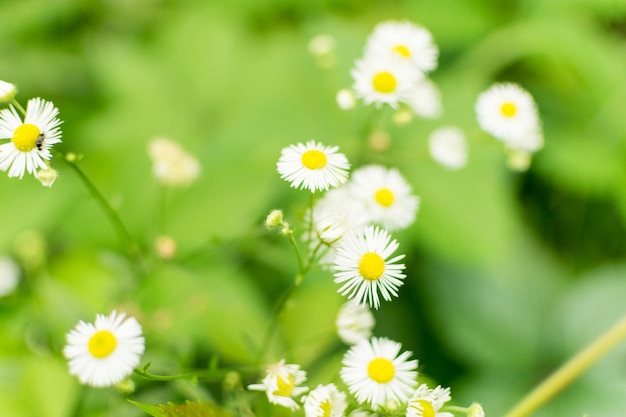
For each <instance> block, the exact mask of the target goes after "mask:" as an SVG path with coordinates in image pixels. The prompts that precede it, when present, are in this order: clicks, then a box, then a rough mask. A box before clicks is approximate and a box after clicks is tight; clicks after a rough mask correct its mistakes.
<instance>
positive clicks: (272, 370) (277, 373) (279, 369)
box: [248, 359, 309, 410]
mask: <svg viewBox="0 0 626 417" xmlns="http://www.w3.org/2000/svg"><path fill="white" fill-rule="evenodd" d="M304 381H306V372H304V371H302V370H301V369H300V365H296V364H288V365H285V360H284V359H282V360H281V361H280V362H278V363H276V364H273V365H270V366H269V367H268V368H267V374H266V376H265V378H263V381H262V383H261V384H251V385H248V389H249V390H255V391H265V394H266V395H267V399H268V400H269V402H271V403H272V404H277V405H280V406H283V407H287V408H289V409H291V410H297V409H298V408H300V406H299V405H298V403H297V402H296V401H295V400H294V397H298V396H300V395H302V394H304V393H305V392H307V391H308V390H309V389H308V388H307V387H299V386H298V385H300V384H302V383H303V382H304Z"/></svg>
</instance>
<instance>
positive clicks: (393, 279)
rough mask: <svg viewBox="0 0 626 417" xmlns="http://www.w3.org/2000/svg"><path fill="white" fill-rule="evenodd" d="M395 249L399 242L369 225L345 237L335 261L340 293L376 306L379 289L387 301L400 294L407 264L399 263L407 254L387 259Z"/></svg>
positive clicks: (336, 278)
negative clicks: (399, 290)
mask: <svg viewBox="0 0 626 417" xmlns="http://www.w3.org/2000/svg"><path fill="white" fill-rule="evenodd" d="M396 249H398V242H397V241H396V240H395V239H394V240H391V236H389V234H388V233H387V232H386V231H385V230H383V229H379V228H378V227H374V226H368V227H366V228H365V230H364V231H363V232H360V233H352V234H349V235H346V236H344V237H343V239H341V242H339V245H338V246H337V253H336V254H335V260H334V270H335V271H336V272H335V274H334V276H335V283H337V284H343V285H342V286H341V287H340V288H339V289H338V290H337V292H339V293H341V294H342V295H347V297H348V299H352V298H354V302H355V303H356V304H365V303H368V304H369V305H370V307H373V308H376V309H378V307H379V306H380V299H379V296H378V291H380V293H381V295H382V296H383V299H385V300H386V301H390V300H391V296H394V297H397V296H398V288H399V287H400V286H402V284H403V283H404V282H403V281H402V280H403V279H404V278H405V277H406V275H404V274H403V273H402V270H403V269H404V264H397V263H396V262H398V261H399V260H400V259H402V258H404V255H399V256H396V257H394V258H392V259H387V258H389V257H390V256H391V254H392V253H393V252H395V250H396Z"/></svg>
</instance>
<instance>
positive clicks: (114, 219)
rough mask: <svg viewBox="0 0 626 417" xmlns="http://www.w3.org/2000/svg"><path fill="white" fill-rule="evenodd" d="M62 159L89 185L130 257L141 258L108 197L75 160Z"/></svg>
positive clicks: (61, 157) (86, 185)
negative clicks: (105, 196)
mask: <svg viewBox="0 0 626 417" xmlns="http://www.w3.org/2000/svg"><path fill="white" fill-rule="evenodd" d="M60 159H61V160H63V161H64V162H65V163H66V164H67V165H68V166H69V167H70V168H71V169H72V170H73V171H74V172H75V173H76V175H78V178H80V180H81V181H82V182H83V184H84V185H85V187H87V189H88V190H89V192H90V193H91V195H92V196H93V197H94V198H95V200H96V201H97V202H98V204H99V205H100V207H101V208H102V210H103V211H104V212H105V214H106V215H107V217H108V218H109V220H110V221H111V223H113V226H114V227H115V230H116V231H117V234H118V235H119V237H120V239H121V240H122V241H123V243H124V245H125V246H126V250H127V252H128V254H129V255H130V257H131V258H133V259H134V260H136V261H139V260H141V252H140V251H139V246H138V245H137V244H136V243H135V240H134V239H133V237H132V236H131V234H130V232H129V231H128V229H127V228H126V226H125V225H124V223H123V222H122V219H121V218H120V216H119V214H118V213H117V212H116V211H115V210H114V209H113V207H111V205H110V204H109V202H108V201H107V200H106V198H104V196H103V195H102V193H101V192H100V190H98V188H97V187H96V186H95V185H94V183H93V182H92V181H91V180H90V179H89V178H88V177H87V175H85V173H84V172H83V170H82V169H80V168H79V167H78V165H76V163H74V162H73V161H69V160H68V159H67V158H65V157H64V156H62V155H61V156H60Z"/></svg>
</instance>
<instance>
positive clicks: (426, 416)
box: [410, 400, 435, 417]
mask: <svg viewBox="0 0 626 417" xmlns="http://www.w3.org/2000/svg"><path fill="white" fill-rule="evenodd" d="M417 404H419V405H420V407H421V409H420V407H418V406H417ZM410 407H413V408H414V409H416V410H418V411H419V412H421V414H419V415H420V416H422V417H435V408H434V407H433V405H432V404H431V403H430V401H427V400H417V401H413V402H411V405H410Z"/></svg>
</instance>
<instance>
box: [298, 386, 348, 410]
mask: <svg viewBox="0 0 626 417" xmlns="http://www.w3.org/2000/svg"><path fill="white" fill-rule="evenodd" d="M347 407H348V403H347V402H346V394H345V393H343V392H341V391H339V390H338V389H337V387H336V386H335V384H328V385H318V386H317V388H315V389H314V390H313V391H311V392H310V393H309V394H308V395H307V396H306V397H305V398H304V415H305V417H343V416H344V415H345V414H344V413H345V411H346V408H347Z"/></svg>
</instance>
